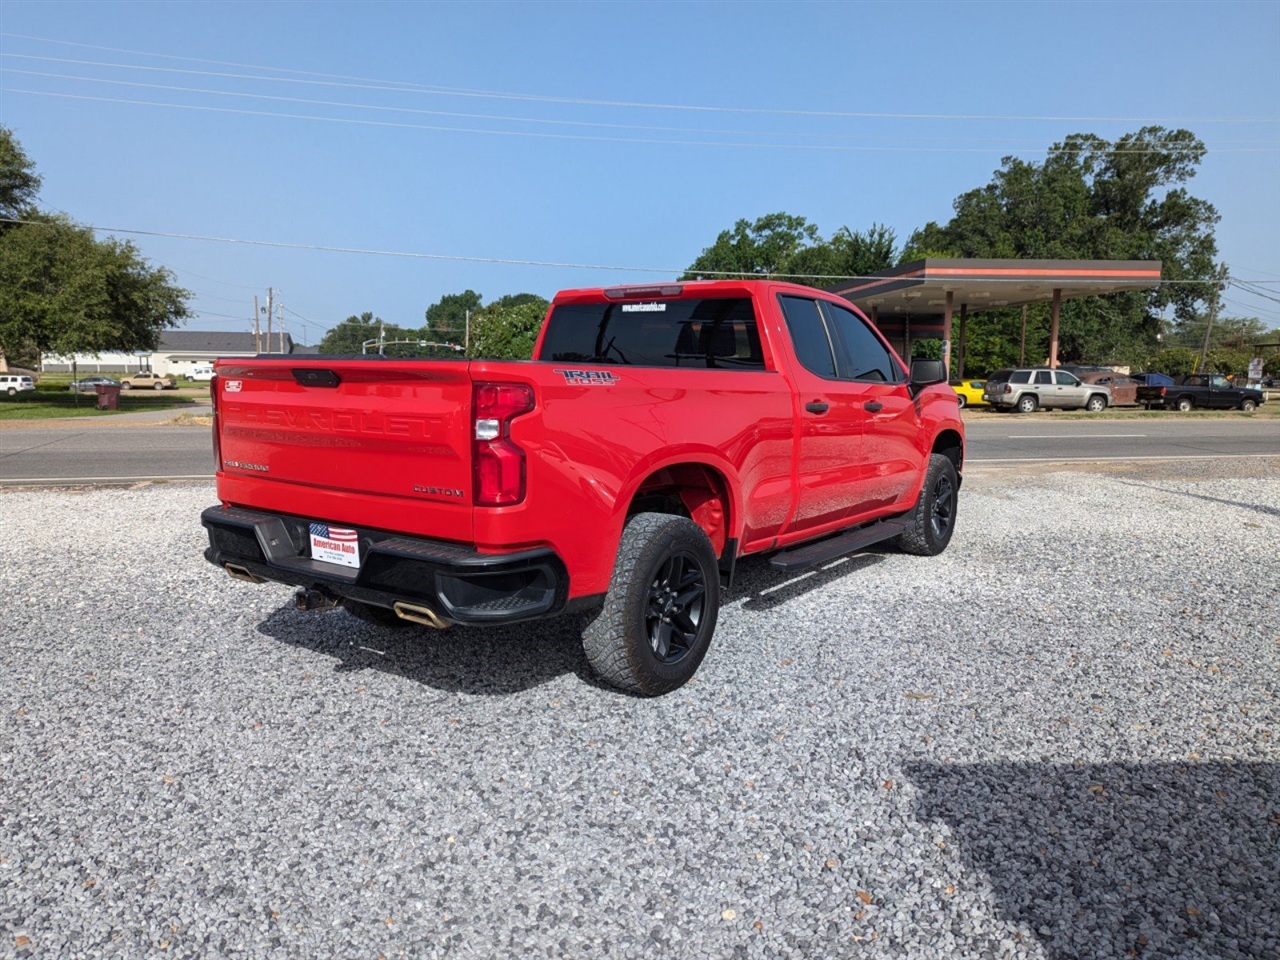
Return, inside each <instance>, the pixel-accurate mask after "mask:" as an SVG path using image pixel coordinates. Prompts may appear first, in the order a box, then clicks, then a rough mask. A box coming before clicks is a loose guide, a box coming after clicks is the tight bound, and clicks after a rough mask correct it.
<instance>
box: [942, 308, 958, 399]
mask: <svg viewBox="0 0 1280 960" xmlns="http://www.w3.org/2000/svg"><path fill="white" fill-rule="evenodd" d="M955 297H956V295H955V293H954V292H953V291H951V290H948V291H947V302H946V305H945V306H944V308H943V311H942V368H943V369H944V370H945V371H946V374H947V379H948V380H949V379H951V313H952V311H953V310H954V308H955Z"/></svg>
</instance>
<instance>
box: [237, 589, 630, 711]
mask: <svg viewBox="0 0 1280 960" xmlns="http://www.w3.org/2000/svg"><path fill="white" fill-rule="evenodd" d="M590 620H591V617H590V616H584V615H581V614H576V615H569V616H563V617H556V618H553V619H549V620H536V621H533V622H531V623H522V624H513V625H511V626H505V627H486V628H483V629H480V628H473V627H456V626H455V627H451V628H450V629H448V630H433V629H431V628H430V627H418V626H414V625H409V626H406V627H403V628H399V627H392V628H388V627H379V626H374V625H372V624H368V623H365V622H364V621H362V620H358V619H356V618H355V617H353V616H351V615H350V614H349V613H347V612H346V611H345V610H330V611H327V612H323V613H319V612H310V613H307V612H302V611H298V610H295V609H293V607H292V606H282V607H280V608H279V609H277V610H276V611H275V612H274V613H272V614H271V615H270V616H269V617H267V619H265V620H263V621H262V622H261V623H259V624H258V628H257V629H258V632H259V633H261V634H263V635H264V636H268V637H271V638H272V639H273V640H277V641H279V642H280V643H285V644H288V645H290V646H294V647H299V648H302V649H304V650H311V651H313V652H315V653H320V654H324V655H326V656H329V657H332V658H333V659H334V660H336V661H337V662H336V663H335V664H334V670H335V671H339V672H350V671H358V670H380V671H382V672H384V673H388V674H391V675H393V676H396V677H403V678H404V679H406V680H412V681H413V682H415V683H420V684H422V685H424V686H428V687H432V688H434V689H437V690H443V691H447V692H449V693H467V694H474V695H479V696H501V695H504V694H510V693H518V692H520V691H522V690H529V689H531V688H533V687H537V686H540V685H541V684H544V683H548V682H550V681H551V680H554V679H555V678H556V677H559V676H563V675H564V674H577V675H578V676H579V677H580V678H581V679H582V680H583V682H585V683H587V684H589V685H591V686H597V687H603V685H602V684H601V683H600V682H599V681H598V680H597V679H596V678H595V676H594V674H592V672H591V668H590V666H589V665H588V663H587V658H586V655H585V654H584V653H583V652H582V631H583V629H584V628H585V627H586V625H587V624H588V623H589V622H590ZM604 689H608V690H611V691H612V688H611V687H604ZM613 692H615V693H616V692H617V691H613Z"/></svg>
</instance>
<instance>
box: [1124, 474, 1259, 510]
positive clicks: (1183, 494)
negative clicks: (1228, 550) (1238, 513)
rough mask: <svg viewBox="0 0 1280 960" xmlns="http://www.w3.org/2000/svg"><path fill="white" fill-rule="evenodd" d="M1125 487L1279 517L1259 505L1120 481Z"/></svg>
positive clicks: (1130, 481)
mask: <svg viewBox="0 0 1280 960" xmlns="http://www.w3.org/2000/svg"><path fill="white" fill-rule="evenodd" d="M1119 482H1120V483H1123V484H1124V485H1125V486H1127V487H1141V488H1142V489H1144V490H1156V491H1158V492H1159V493H1167V494H1170V495H1172V496H1175V497H1187V498H1189V499H1191V500H1205V501H1208V502H1209V503H1224V504H1226V505H1227V506H1228V507H1239V508H1240V509H1241V510H1252V511H1253V512H1254V513H1262V514H1266V515H1267V516H1269V517H1280V510H1278V509H1276V508H1275V507H1268V506H1265V505H1263V504H1260V503H1241V502H1240V501H1239V500H1224V499H1222V497H1210V496H1207V495H1205V494H1203V493H1188V492H1187V491H1185V490H1169V489H1168V488H1166V487H1158V486H1155V485H1154V484H1150V483H1135V482H1134V481H1132V480H1121V481H1119Z"/></svg>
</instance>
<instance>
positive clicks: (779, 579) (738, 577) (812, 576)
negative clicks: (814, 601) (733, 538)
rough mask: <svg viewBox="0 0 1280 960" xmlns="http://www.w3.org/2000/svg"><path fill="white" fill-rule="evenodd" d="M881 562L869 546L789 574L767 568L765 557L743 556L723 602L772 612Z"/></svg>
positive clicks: (876, 553) (879, 552) (877, 554)
mask: <svg viewBox="0 0 1280 960" xmlns="http://www.w3.org/2000/svg"><path fill="white" fill-rule="evenodd" d="M884 549H885V550H887V549H888V548H884ZM883 559H884V554H883V553H882V552H881V551H880V550H879V549H878V548H876V547H872V548H870V550H869V551H864V552H860V553H855V554H853V555H852V556H848V557H844V558H842V559H841V560H836V561H832V562H831V563H830V564H828V565H826V566H822V567H818V568H817V569H815V570H811V571H809V572H807V573H798V574H797V573H790V574H788V573H782V572H780V571H778V570H775V569H773V567H771V566H769V560H768V558H766V557H758V556H750V557H744V558H743V559H742V560H740V561H739V562H738V569H737V572H736V574H735V576H734V584H733V590H731V591H730V592H729V594H728V595H727V596H726V597H725V600H726V602H730V603H731V602H734V601H736V600H739V599H741V600H742V609H744V610H751V611H753V612H754V611H762V610H772V609H774V608H775V607H778V606H781V605H782V604H784V603H786V602H787V601H789V600H795V599H796V598H797V597H803V596H804V595H805V594H808V593H812V592H813V591H814V590H818V589H821V588H822V587H825V586H826V585H827V584H829V583H834V582H835V581H836V580H839V579H840V578H841V577H846V576H849V575H850V574H856V573H861V572H862V571H864V570H866V569H867V568H868V567H873V566H875V565H876V564H877V563H880V562H881V561H882V560H883Z"/></svg>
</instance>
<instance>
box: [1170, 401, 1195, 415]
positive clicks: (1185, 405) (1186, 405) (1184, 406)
mask: <svg viewBox="0 0 1280 960" xmlns="http://www.w3.org/2000/svg"><path fill="white" fill-rule="evenodd" d="M1174 406H1175V407H1176V408H1177V410H1178V412H1179V413H1186V412H1187V411H1188V410H1190V409H1191V408H1192V407H1193V406H1194V404H1193V403H1192V402H1191V398H1190V397H1180V398H1178V402H1177V403H1176V404H1174Z"/></svg>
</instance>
